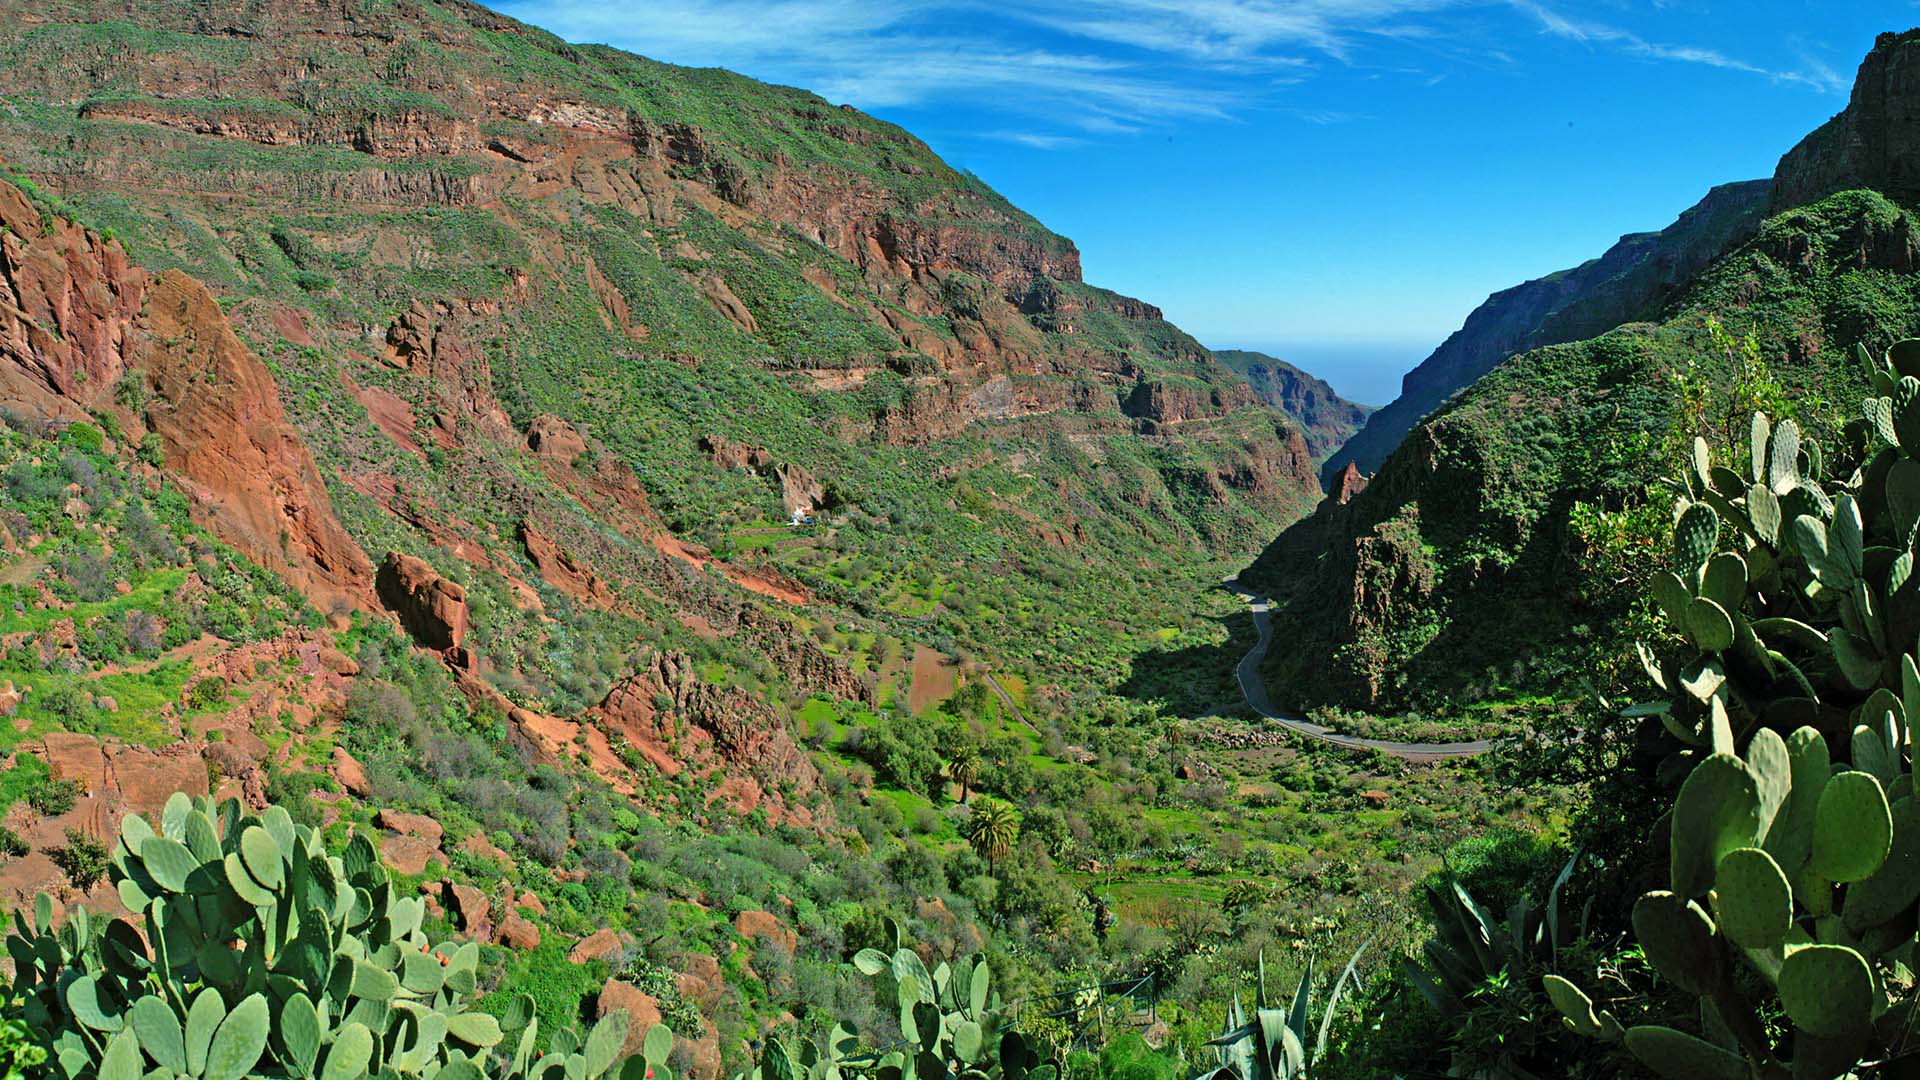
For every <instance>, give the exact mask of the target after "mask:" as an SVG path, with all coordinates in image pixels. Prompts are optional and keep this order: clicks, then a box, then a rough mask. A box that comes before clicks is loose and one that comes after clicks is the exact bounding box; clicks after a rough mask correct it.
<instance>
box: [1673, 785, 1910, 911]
mask: <svg viewBox="0 0 1920 1080" xmlns="http://www.w3.org/2000/svg"><path fill="white" fill-rule="evenodd" d="M1869 779H1871V777H1869ZM1877 786H1878V785H1876V788H1877ZM1672 832H1673V838H1672V848H1671V851H1670V853H1669V870H1670V872H1671V874H1672V881H1673V891H1674V892H1675V893H1677V894H1679V895H1680V896H1683V897H1691V896H1699V895H1700V894H1701V893H1704V892H1706V891H1707V889H1708V888H1710V887H1711V886H1712V885H1713V873H1714V867H1716V866H1717V865H1719V862H1720V860H1721V858H1722V857H1724V856H1725V855H1726V854H1727V852H1729V851H1732V850H1734V849H1735V848H1743V847H1749V846H1751V845H1752V844H1753V843H1754V841H1755V840H1756V839H1757V838H1758V836H1759V833H1760V796H1759V793H1758V790H1757V788H1756V786H1755V784H1754V778H1753V774H1752V773H1751V772H1750V771H1748V769H1747V767H1746V765H1745V764H1744V763H1742V762H1741V761H1740V759H1739V758H1736V757H1733V756H1732V755H1730V754H1713V755H1711V756H1709V757H1707V758H1705V759H1703V760H1702V761H1701V762H1700V764H1699V765H1696V766H1695V767H1694V770H1693V772H1692V773H1691V774H1690V775H1688V777H1687V780H1686V782H1685V783H1684V784H1682V785H1681V786H1680V796H1679V800H1678V801H1677V802H1676V803H1675V804H1674V809H1673V829H1672Z"/></svg>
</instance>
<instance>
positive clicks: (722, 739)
mask: <svg viewBox="0 0 1920 1080" xmlns="http://www.w3.org/2000/svg"><path fill="white" fill-rule="evenodd" d="M594 715H595V717H596V720H597V724H598V726H600V727H603V728H605V730H606V731H607V732H608V733H609V734H611V735H615V736H618V737H619V738H621V739H624V740H625V741H626V742H627V743H628V744H630V745H632V746H634V747H635V748H636V749H638V750H640V752H641V753H642V754H643V755H645V756H646V757H647V758H648V759H649V760H665V761H667V762H671V763H672V765H673V766H674V769H675V771H677V770H678V768H680V767H683V766H691V767H693V768H694V769H695V770H696V771H697V772H699V773H700V774H702V775H709V774H713V775H717V776H718V777H719V779H720V783H719V786H718V787H717V788H715V789H714V791H713V793H712V795H711V798H717V799H725V800H727V802H728V803H729V804H731V805H732V806H733V808H734V809H735V810H736V811H738V812H739V813H743V814H744V813H750V812H752V811H753V810H755V809H764V810H765V811H766V812H767V816H768V818H769V819H770V820H773V821H777V822H786V823H789V824H793V825H798V826H801V827H810V826H813V825H815V824H816V823H817V822H816V818H815V811H814V809H813V808H812V807H811V806H809V805H808V803H810V802H811V801H813V798H814V796H815V792H816V789H817V788H818V786H819V780H820V774H819V770H818V769H816V768H815V767H814V764H813V761H812V759H811V758H809V757H808V756H807V754H806V752H805V751H804V750H802V749H801V748H800V747H799V745H798V744H797V743H795V742H794V740H793V734H792V732H791V731H789V730H788V728H787V724H786V722H785V721H784V720H782V719H781V718H780V716H779V715H778V714H776V713H775V712H774V711H773V710H772V709H771V708H770V707H768V706H767V704H766V703H765V702H763V701H761V700H760V699H759V698H758V697H756V696H755V695H752V694H749V693H747V692H746V691H743V690H741V689H739V688H737V687H732V686H717V685H715V684H713V683H709V682H707V681H705V680H704V679H702V678H701V677H700V675H699V673H698V672H697V671H696V670H695V667H694V664H693V662H692V661H690V660H689V659H687V658H686V657H685V656H682V655H680V654H678V653H661V654H655V655H654V656H653V657H652V658H651V659H650V660H649V661H648V663H647V665H646V666H645V667H643V668H642V669H641V670H639V671H636V672H635V673H634V674H632V675H630V676H628V677H627V678H625V679H622V680H621V681H620V682H618V683H615V684H614V686H613V689H612V690H610V691H608V693H607V696H606V699H605V700H603V701H602V702H601V703H600V704H599V705H598V706H597V707H596V708H595V709H594Z"/></svg>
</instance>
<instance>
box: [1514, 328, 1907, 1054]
mask: <svg viewBox="0 0 1920 1080" xmlns="http://www.w3.org/2000/svg"><path fill="white" fill-rule="evenodd" d="M1859 355H1860V359H1861V361H1862V363H1863V364H1864V365H1865V368H1866V372H1867V378H1868V380H1869V383H1870V385H1871V387H1872V390H1871V396H1870V397H1869V398H1868V399H1867V400H1866V402H1865V406H1864V408H1863V410H1862V418H1861V419H1859V420H1856V421H1854V422H1852V423H1851V424H1849V425H1847V426H1846V428H1845V429H1844V430H1843V431H1841V432H1839V433H1838V438H1837V439H1836V440H1835V443H1836V450H1835V452H1834V454H1833V455H1832V457H1831V458H1828V457H1826V456H1825V455H1823V454H1822V452H1821V449H1820V447H1819V446H1818V445H1817V444H1816V443H1814V442H1813V441H1812V440H1810V439H1807V438H1805V437H1804V436H1803V434H1802V433H1801V431H1800V430H1799V428H1798V426H1797V425H1795V424H1794V422H1793V421H1792V420H1782V421H1779V422H1777V423H1776V422H1774V421H1772V420H1770V419H1769V418H1768V417H1765V416H1761V415H1757V414H1756V415H1755V416H1754V418H1753V422H1752V425H1751V429H1750V433H1749V438H1748V439H1747V440H1746V441H1745V443H1744V444H1743V445H1741V446H1740V447H1738V448H1735V449H1733V450H1731V451H1729V452H1728V453H1727V454H1726V456H1725V459H1724V460H1725V462H1726V464H1716V463H1715V462H1714V459H1713V455H1712V454H1711V453H1710V452H1709V450H1708V448H1707V446H1706V444H1705V443H1704V442H1696V445H1695V447H1694V453H1693V455H1692V461H1691V462H1689V468H1688V469H1687V470H1686V471H1685V472H1684V473H1683V475H1682V480H1681V487H1682V494H1681V496H1680V498H1679V500H1678V502H1677V504H1676V506H1675V510H1674V518H1673V520H1674V531H1673V545H1672V551H1673V556H1672V563H1671V566H1670V569H1669V570H1666V571H1662V572H1660V573H1659V574H1658V575H1657V576H1656V579H1655V580H1654V581H1652V582H1650V583H1649V592H1650V593H1651V595H1652V597H1653V599H1654V602H1655V604H1656V605H1657V607H1658V609H1659V610H1660V611H1662V612H1664V613H1665V615H1666V617H1667V619H1668V621H1669V624H1670V626H1671V628H1672V630H1673V632H1674V634H1675V636H1676V637H1677V638H1678V639H1679V640H1681V641H1684V642H1685V646H1684V647H1683V648H1682V649H1681V650H1679V652H1678V655H1672V656H1670V657H1665V658H1663V648H1662V647H1661V646H1658V645H1643V646H1642V647H1641V649H1640V655H1641V659H1642V661H1643V662H1644V664H1645V667H1646V671H1647V675H1648V677H1649V678H1650V679H1651V680H1652V682H1653V683H1654V685H1655V686H1656V687H1658V688H1659V690H1661V691H1663V692H1664V694H1665V696H1664V697H1663V698H1662V699H1660V700H1656V701H1651V702H1647V703H1643V704H1640V705H1636V706H1634V707H1632V708H1631V709H1630V710H1628V715H1631V716H1635V717H1650V716H1657V717H1659V719H1660V721H1661V722H1662V723H1663V724H1664V725H1665V728H1666V730H1667V731H1668V732H1669V733H1671V735H1672V736H1673V737H1674V739H1675V740H1677V742H1678V744H1679V747H1680V749H1679V750H1678V751H1677V752H1676V753H1675V754H1674V755H1673V756H1672V757H1671V758H1670V759H1669V764H1670V766H1671V767H1672V769H1673V772H1674V773H1676V774H1683V775H1684V776H1685V779H1684V781H1683V782H1682V783H1681V784H1680V787H1679V790H1678V793H1677V795H1676V798H1675V800H1674V804H1673V808H1672V811H1671V813H1670V815H1669V819H1668V820H1669V835H1670V845H1671V847H1670V852H1669V854H1670V860H1669V882H1668V885H1669V887H1668V889H1666V890H1662V891H1658V892H1653V893H1649V894H1648V895H1646V896H1645V897H1642V898H1641V900H1640V902H1639V904H1638V905H1636V907H1635V909H1634V917H1633V923H1634V930H1635V936H1636V937H1637V938H1638V940H1639V943H1640V945H1641V947H1642V949H1643V950H1644V952H1645V954H1646V956H1647V959H1648V960H1649V961H1650V962H1651V963H1652V964H1653V965H1654V966H1655V968H1656V969H1657V970H1658V971H1659V973H1660V974H1661V975H1662V976H1663V977H1664V978H1665V979H1667V980H1668V981H1669V982H1671V984H1672V985H1673V986H1674V987H1676V988H1678V989H1679V990H1681V991H1682V992H1684V993H1690V994H1695V995H1698V996H1699V998H1700V999H1701V1017H1702V1021H1701V1024H1700V1031H1699V1033H1698V1034H1694V1033H1690V1032H1684V1031H1680V1030H1676V1029H1674V1028H1670V1027H1654V1026H1636V1027H1623V1026H1622V1025H1621V1024H1620V1023H1619V1022H1618V1020H1616V1019H1615V1017H1614V1016H1613V1015H1612V1013H1611V1012H1610V1011H1609V1010H1606V1009H1602V1008H1598V1007H1596V1006H1595V1004H1594V1002H1593V1000H1592V999H1591V998H1590V997H1588V995H1587V994H1586V993H1585V992H1583V991H1582V989H1581V988H1580V987H1578V986H1576V985H1575V984H1574V982H1573V981H1571V980H1569V979H1565V978H1562V977H1559V976H1552V977H1549V980H1548V985H1547V987H1546V990H1547V992H1548V994H1549V995H1550V996H1551V997H1552V999H1553V1001H1554V1003H1555V1004H1556V1005H1557V1006H1558V1008H1559V1009H1560V1011H1561V1013H1562V1014H1563V1015H1564V1016H1565V1021H1566V1024H1567V1026H1568V1027H1569V1028H1570V1029H1571V1030H1573V1031H1576V1032H1578V1033H1580V1034H1583V1035H1587V1036H1590V1037H1592V1038H1596V1039H1604V1040H1608V1041H1614V1042H1620V1043H1622V1044H1623V1045H1624V1046H1625V1047H1626V1048H1627V1049H1628V1050H1629V1051H1630V1052H1632V1053H1633V1054H1634V1055H1635V1056H1636V1057H1638V1058H1640V1060H1641V1061H1642V1062H1643V1063H1645V1064H1646V1066H1647V1067H1648V1068H1650V1069H1652V1070H1653V1071H1654V1072H1656V1073H1659V1074H1661V1075H1664V1076H1670V1077H1689V1078H1691V1077H1712V1078H1718V1077H1724V1078H1727V1080H1740V1078H1745V1077H1767V1078H1772V1077H1782V1078H1784V1077H1788V1076H1792V1077H1796V1078H1799V1077H1815V1078H1818V1077H1834V1076H1842V1075H1850V1074H1855V1073H1863V1072H1872V1071H1873V1070H1874V1069H1875V1068H1884V1069H1885V1070H1886V1072H1885V1073H1884V1074H1885V1075H1897V1074H1900V1073H1902V1072H1904V1071H1906V1070H1909V1069H1912V1068H1915V1067H1916V1066H1920V1048H1916V1047H1915V1046H1914V1045H1913V1040H1912V1039H1911V1038H1910V1037H1909V1036H1908V1035H1907V1032H1908V1030H1909V1028H1910V1027H1911V1025H1912V1023H1913V1021H1914V1019H1915V1008H1916V1005H1917V1004H1920V993H1917V992H1916V986H1915V980H1914V977H1913V975H1912V972H1913V971H1915V970H1920V955H1916V941H1915V936H1914V927H1915V926H1916V925H1917V924H1920V909H1917V907H1916V901H1917V900H1920V797H1916V787H1915V777H1914V769H1913V753H1912V742H1911V734H1910V725H1911V724H1913V723H1915V722H1916V721H1920V665H1917V664H1916V653H1915V647H1916V639H1917V638H1920V580H1916V578H1915V575H1914V573H1913V569H1914V560H1915V555H1916V543H1920V340H1916V341H1903V342H1901V343H1899V344H1897V345H1895V346H1894V347H1893V348H1892V349H1891V350H1889V351H1888V353H1887V354H1886V355H1885V356H1884V357H1880V358H1874V357H1871V356H1869V355H1868V354H1867V353H1866V352H1865V350H1860V353H1859ZM1829 470H1831V472H1829ZM1673 651H1674V650H1672V649H1670V648H1668V649H1664V652H1666V653H1672V652H1673ZM1742 748H1744V753H1743V752H1742ZM1770 1016H1778V1017H1782V1018H1783V1019H1782V1020H1781V1021H1780V1022H1779V1023H1777V1024H1770V1023H1769V1022H1767V1021H1764V1020H1763V1019H1762V1018H1763V1017H1770ZM1862 1063H1878V1064H1877V1065H1871V1064H1870V1065H1863V1064H1862ZM1875 1074H1876V1075H1880V1074H1881V1073H1875Z"/></svg>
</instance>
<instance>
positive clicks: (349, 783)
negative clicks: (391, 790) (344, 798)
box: [330, 746, 373, 799]
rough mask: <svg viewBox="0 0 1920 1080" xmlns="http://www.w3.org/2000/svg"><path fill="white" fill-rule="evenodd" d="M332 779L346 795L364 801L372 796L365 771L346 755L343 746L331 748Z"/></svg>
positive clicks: (353, 758) (352, 758)
mask: <svg viewBox="0 0 1920 1080" xmlns="http://www.w3.org/2000/svg"><path fill="white" fill-rule="evenodd" d="M330 769H331V771H332V772H333V778H334V779H335V780H338V781H339V782H340V786H341V787H342V788H345V789H346V791H347V794H349V795H352V796H354V797H355V798H359V799H364V798H366V797H367V796H369V795H371V794H373V783H372V782H371V781H370V780H368V779H367V770H366V768H365V767H364V766H362V765H361V764H360V762H359V760H358V759H356V758H355V757H354V756H353V755H352V754H349V753H347V748H346V747H344V746H336V747H334V748H333V763H332V765H331V766H330Z"/></svg>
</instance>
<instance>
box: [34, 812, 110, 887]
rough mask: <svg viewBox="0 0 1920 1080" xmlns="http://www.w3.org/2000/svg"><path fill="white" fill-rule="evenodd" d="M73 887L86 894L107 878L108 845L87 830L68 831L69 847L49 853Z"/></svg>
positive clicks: (48, 855) (71, 829) (72, 829)
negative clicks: (102, 879)
mask: <svg viewBox="0 0 1920 1080" xmlns="http://www.w3.org/2000/svg"><path fill="white" fill-rule="evenodd" d="M47 857H48V858H50V859H52V860H53V864H54V865H55V866H58V867H59V868H60V870H61V872H62V873H64V874H66V875H67V880H68V881H70V882H72V883H73V887H74V888H76V889H79V890H80V891H81V892H86V891H87V890H88V889H91V888H93V887H94V886H95V885H96V884H99V882H100V879H101V878H103V877H106V876H107V845H105V844H103V843H101V842H100V841H99V840H98V839H97V838H95V837H94V836H93V834H91V833H89V832H87V831H86V830H85V829H75V828H72V827H68V829H67V846H66V847H59V848H54V849H53V850H52V851H49V852H47Z"/></svg>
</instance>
